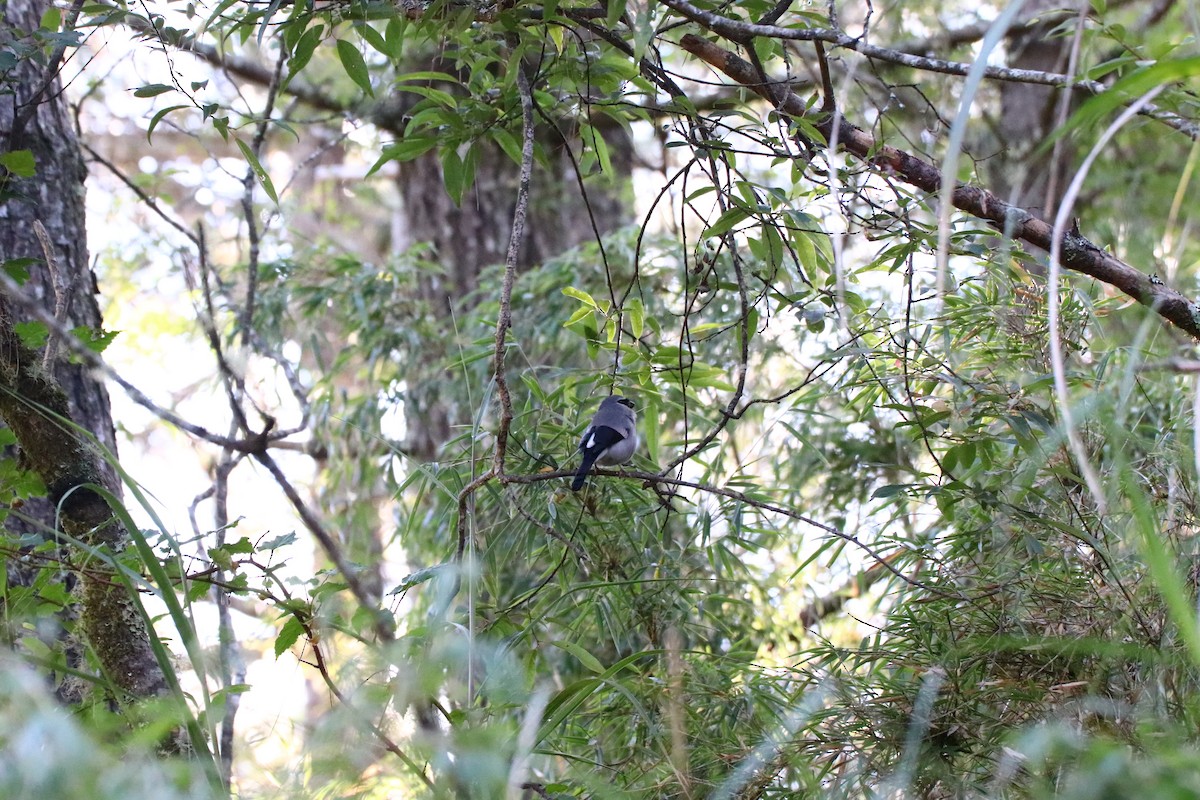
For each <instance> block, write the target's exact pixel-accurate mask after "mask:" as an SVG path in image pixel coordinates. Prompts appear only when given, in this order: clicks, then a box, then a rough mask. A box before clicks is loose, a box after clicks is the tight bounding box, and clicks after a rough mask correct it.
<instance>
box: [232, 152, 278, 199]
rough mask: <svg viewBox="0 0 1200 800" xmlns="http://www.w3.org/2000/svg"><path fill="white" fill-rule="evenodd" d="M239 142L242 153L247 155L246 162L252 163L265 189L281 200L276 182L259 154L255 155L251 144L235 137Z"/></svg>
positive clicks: (271, 195) (255, 173) (256, 175)
mask: <svg viewBox="0 0 1200 800" xmlns="http://www.w3.org/2000/svg"><path fill="white" fill-rule="evenodd" d="M234 141H235V142H237V146H238V149H239V150H241V151H242V155H243V156H245V157H246V163H248V164H249V165H250V169H251V170H252V171H253V172H254V177H256V178H258V182H259V184H261V185H262V187H263V191H264V192H266V193H267V196H268V197H270V198H271V199H272V200H273V201H275V202H276V203H278V202H279V196H278V195H277V194H275V184H274V183H272V182H271V176H270V175H268V174H267V171H266V170H265V169H263V165H262V164H261V163H260V162H259V160H258V156H256V155H254V151H253V150H251V149H250V145H248V144H246V143H245V142H243V141H242V140H241V139H237V138H235V139H234Z"/></svg>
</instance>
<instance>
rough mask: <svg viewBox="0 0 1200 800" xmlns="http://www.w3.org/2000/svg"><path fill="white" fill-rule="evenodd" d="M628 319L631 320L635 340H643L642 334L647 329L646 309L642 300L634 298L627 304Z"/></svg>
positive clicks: (630, 326) (630, 325) (630, 324)
mask: <svg viewBox="0 0 1200 800" xmlns="http://www.w3.org/2000/svg"><path fill="white" fill-rule="evenodd" d="M625 312H626V319H628V320H629V328H630V330H632V331H633V337H634V338H635V339H640V338H642V332H643V331H644V330H645V328H646V307H645V306H644V305H643V304H642V298H640V297H634V298H632V299H630V300H629V302H627V303H626V304H625Z"/></svg>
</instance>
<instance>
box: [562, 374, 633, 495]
mask: <svg viewBox="0 0 1200 800" xmlns="http://www.w3.org/2000/svg"><path fill="white" fill-rule="evenodd" d="M637 446H638V434H637V417H636V416H634V413H633V401H632V400H630V399H629V398H628V397H622V396H621V395H619V394H610V395H609V396H608V397H606V398H604V399H603V400H601V401H600V408H598V409H597V410H596V416H594V417H592V422H591V424H590V425H588V429H587V430H586V431H584V432H583V438H582V439H580V440H579V452H581V453H583V462H582V463H581V464H580V465H579V471H578V472H576V473H575V480H574V481H572V483H571V491H573V492H578V491H579V490H580V489H582V488H583V482H584V480H585V479H586V478H587V474H588V470H590V469H591V468H592V465H593V464H602V465H606V466H608V465H613V464H624V463H625V462H627V461H629V459H631V458H633V451H635V450H637Z"/></svg>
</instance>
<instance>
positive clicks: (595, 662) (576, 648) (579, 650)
mask: <svg viewBox="0 0 1200 800" xmlns="http://www.w3.org/2000/svg"><path fill="white" fill-rule="evenodd" d="M552 644H553V645H554V646H555V647H558V648H561V649H563V650H565V651H567V652H568V653H570V654H571V655H573V656H575V658H577V659H578V660H579V663H580V664H583V666H584V667H585V668H587V669H589V670H591V671H592V672H594V673H596V674H597V675H599V674H601V673H602V672H604V665H603V664H601V663H600V659H598V658H596V657H595V656H594V655H592V654H591V653H589V652H588V651H587V650H585V649H583V647H582V646H581V645H578V644H576V643H575V642H553V643H552Z"/></svg>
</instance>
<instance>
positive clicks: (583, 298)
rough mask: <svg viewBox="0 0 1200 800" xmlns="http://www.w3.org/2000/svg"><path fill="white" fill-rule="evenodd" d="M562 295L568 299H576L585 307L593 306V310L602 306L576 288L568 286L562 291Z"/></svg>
mask: <svg viewBox="0 0 1200 800" xmlns="http://www.w3.org/2000/svg"><path fill="white" fill-rule="evenodd" d="M562 293H563V294H565V295H566V296H567V297H574V298H575V299H576V300H578V301H580V302H581V303H583V304H584V305H588V306H591V307H592V308H600V305H599V304H598V303H597V302H596V301H595V300H594V299H593V298H592V296H591V295H590V294H588V293H587V292H585V291H584V290H583V289H576V288H575V287H574V286H567V287H565V288H564V289H563V290H562Z"/></svg>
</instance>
